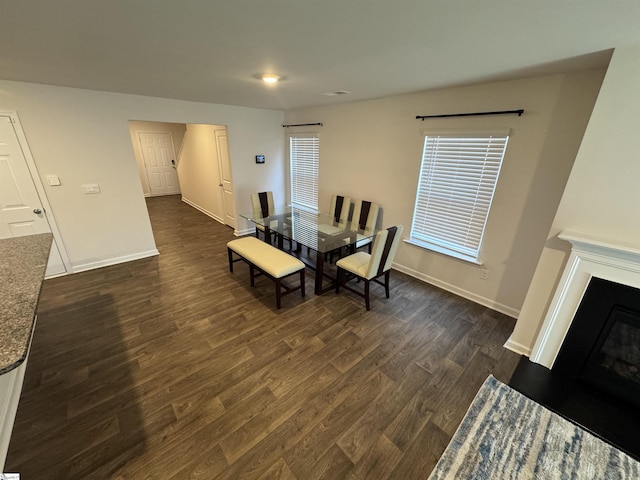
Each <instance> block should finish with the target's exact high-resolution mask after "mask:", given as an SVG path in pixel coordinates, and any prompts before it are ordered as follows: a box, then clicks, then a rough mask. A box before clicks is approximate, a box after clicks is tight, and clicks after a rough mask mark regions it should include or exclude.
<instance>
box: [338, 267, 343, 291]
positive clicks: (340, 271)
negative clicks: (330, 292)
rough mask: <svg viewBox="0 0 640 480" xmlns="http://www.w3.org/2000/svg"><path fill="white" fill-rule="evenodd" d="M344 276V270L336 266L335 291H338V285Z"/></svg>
mask: <svg viewBox="0 0 640 480" xmlns="http://www.w3.org/2000/svg"><path fill="white" fill-rule="evenodd" d="M343 278H344V270H342V269H341V268H340V267H338V274H337V275H336V293H340V285H341V284H342V280H343Z"/></svg>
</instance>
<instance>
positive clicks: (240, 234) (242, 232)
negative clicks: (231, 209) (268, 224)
mask: <svg viewBox="0 0 640 480" xmlns="http://www.w3.org/2000/svg"><path fill="white" fill-rule="evenodd" d="M255 231H256V230H255V228H245V229H244V230H234V231H233V234H234V235H235V236H236V237H244V236H245V235H252V234H254V233H255Z"/></svg>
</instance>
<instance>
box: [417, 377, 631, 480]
mask: <svg viewBox="0 0 640 480" xmlns="http://www.w3.org/2000/svg"><path fill="white" fill-rule="evenodd" d="M638 441H640V439H639V440H638ZM429 479H431V480H442V479H455V480H466V479H474V480H484V479H486V480H489V479H491V480H497V479H518V480H523V479H536V480H544V479H553V480H558V479H572V480H573V479H576V480H579V479H616V480H622V479H629V480H638V479H640V462H637V461H636V460H634V459H633V458H631V457H630V456H628V455H626V454H625V453H623V452H621V451H620V450H618V449H617V448H614V447H612V446H611V445H609V444H607V443H606V442H603V441H602V440H600V439H599V438H597V437H595V436H593V435H592V434H590V433H589V432H587V431H585V430H583V429H582V428H580V427H578V426H576V425H574V424H573V423H571V422H569V421H567V420H565V419H564V418H562V417H560V416H559V415H557V414H555V413H553V412H551V411H550V410H548V409H547V408H545V407H543V406H541V405H539V404H537V403H536V402H534V401H533V400H530V399H529V398H527V397H525V396H524V395H522V394H521V393H519V392H517V391H515V390H513V389H512V388H511V387H509V386H507V385H505V384H503V383H501V382H499V381H498V380H496V379H495V378H494V377H493V376H489V378H487V380H486V381H485V382H484V384H483V385H482V387H481V388H480V390H479V391H478V394H477V395H476V398H475V399H474V400H473V403H472V404H471V406H470V407H469V410H468V411H467V414H466V415H465V417H464V418H463V420H462V423H461V424H460V426H459V427H458V430H457V431H456V433H455V435H454V436H453V438H452V439H451V442H450V443H449V445H448V446H447V448H446V450H445V451H444V453H443V454H442V457H440V460H439V461H438V464H437V465H436V468H435V469H434V470H433V472H432V473H431V476H430V477H429Z"/></svg>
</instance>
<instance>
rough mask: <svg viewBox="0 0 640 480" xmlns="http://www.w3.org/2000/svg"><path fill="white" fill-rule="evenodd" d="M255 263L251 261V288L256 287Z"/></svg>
mask: <svg viewBox="0 0 640 480" xmlns="http://www.w3.org/2000/svg"><path fill="white" fill-rule="evenodd" d="M253 270H254V267H253V264H251V263H249V277H251V288H253V287H255V278H256V276H255V275H254V272H253Z"/></svg>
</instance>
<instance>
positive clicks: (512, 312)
mask: <svg viewBox="0 0 640 480" xmlns="http://www.w3.org/2000/svg"><path fill="white" fill-rule="evenodd" d="M392 267H393V268H394V269H395V270H398V271H399V272H402V273H406V274H407V275H409V276H411V277H414V278H417V279H418V280H422V281H424V282H427V283H430V284H431V285H435V286H436V287H439V288H442V289H443V290H446V291H448V292H451V293H455V294H456V295H458V296H460V297H463V298H466V299H467V300H471V301H472V302H474V303H478V304H480V305H483V306H485V307H488V308H490V309H492V310H495V311H497V312H500V313H504V314H505V315H507V316H509V317H512V318H514V319H515V318H518V315H520V310H517V309H515V308H512V307H509V306H508V305H503V304H501V303H498V302H495V301H493V300H491V299H489V298H486V297H482V296H480V295H476V294H475V293H473V292H470V291H468V290H464V289H462V288H459V287H457V286H455V285H451V284H450V283H446V282H443V281H442V280H439V279H437V278H434V277H431V276H429V275H426V274H424V273H422V272H418V271H417V270H413V269H412V268H409V267H405V266H404V265H399V264H397V263H395V262H394V263H393V265H392Z"/></svg>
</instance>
